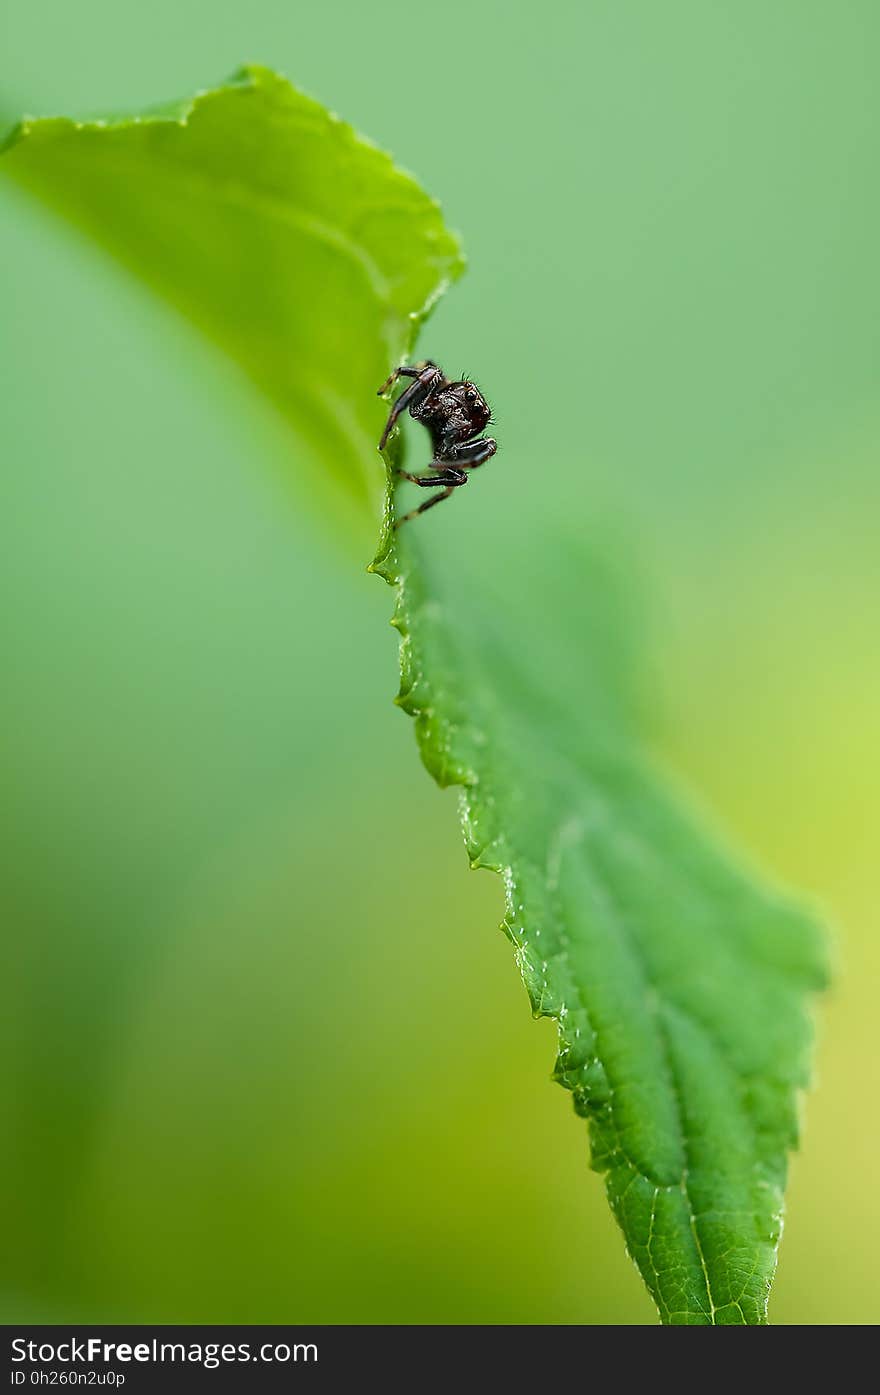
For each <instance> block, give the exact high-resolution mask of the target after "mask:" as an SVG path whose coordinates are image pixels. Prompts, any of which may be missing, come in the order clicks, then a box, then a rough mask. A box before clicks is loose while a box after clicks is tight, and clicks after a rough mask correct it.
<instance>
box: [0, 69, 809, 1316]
mask: <svg viewBox="0 0 880 1395" xmlns="http://www.w3.org/2000/svg"><path fill="white" fill-rule="evenodd" d="M6 159H7V162H8V163H9V164H10V165H11V167H12V172H13V173H14V174H15V175H16V176H17V177H18V178H19V179H20V180H22V181H23V182H24V183H26V184H27V185H29V186H30V187H31V188H32V189H34V190H35V191H36V192H38V193H39V194H40V195H41V196H42V197H43V198H45V199H47V200H48V201H49V202H51V203H52V204H53V205H55V206H56V207H57V208H59V209H60V210H61V211H62V212H64V213H66V214H67V215H68V216H69V217H70V218H72V219H73V220H74V221H75V222H77V223H78V224H79V225H80V226H81V227H84V228H86V229H88V230H89V231H91V232H92V233H93V235H94V236H95V237H97V238H98V239H99V240H100V241H101V242H102V243H104V245H106V246H107V247H109V248H110V249H111V250H112V251H113V252H114V253H115V254H116V255H117V256H118V257H120V258H121V259H122V260H123V261H125V262H126V264H128V265H130V266H131V267H132V268H133V269H134V270H136V271H138V272H139V274H141V275H142V276H143V277H144V278H145V279H147V280H148V281H150V282H151V283H152V284H153V285H154V286H156V287H157V288H158V289H159V290H160V291H161V292H162V293H163V294H164V295H165V296H166V297H167V298H169V299H170V300H172V301H173V302H174V303H175V304H176V305H178V306H179V307H180V308H181V309H182V310H183V311H184V313H186V314H187V315H189V316H190V318H192V319H193V320H194V321H195V322H196V323H197V324H199V325H200V326H201V327H202V328H203V329H204V330H206V332H207V333H208V334H209V335H210V336H211V337H212V338H213V339H214V340H215V341H216V342H217V343H219V344H221V345H222V346H223V347H224V348H225V349H226V350H227V351H228V352H229V353H231V354H232V355H233V357H234V358H235V359H236V360H237V361H238V362H239V363H240V364H241V365H242V366H243V367H244V368H245V370H246V371H247V373H248V374H249V375H250V377H251V378H252V379H253V380H254V381H255V382H256V383H258V384H259V386H260V387H261V388H262V389H263V390H264V391H265V392H266V393H267V394H268V395H269V396H270V397H271V398H272V399H273V400H274V401H275V402H276V403H277V404H278V405H279V406H280V407H281V408H282V410H283V411H284V412H285V413H286V415H287V416H288V417H289V419H290V420H291V421H292V422H293V423H294V424H295V426H296V427H297V429H298V430H299V431H301V432H305V433H306V434H307V436H308V437H309V439H310V441H312V443H313V444H314V447H315V449H316V450H317V451H318V452H319V453H320V455H321V458H322V460H323V462H324V464H325V466H326V468H327V469H328V470H331V471H334V472H336V474H337V475H338V477H339V478H340V479H341V480H342V481H344V482H346V483H347V485H350V487H351V489H352V490H353V491H356V492H358V493H359V494H360V495H361V496H362V497H368V496H369V495H370V494H371V492H372V489H371V486H370V483H369V481H370V478H371V472H372V473H373V475H374V476H375V477H376V478H377V479H378V478H379V476H380V474H381V472H380V471H378V470H377V469H376V464H377V461H376V456H375V440H376V438H377V436H378V432H379V429H380V426H381V421H382V417H383V413H382V408H381V404H379V403H377V401H376V398H375V386H376V383H377V382H379V381H381V379H382V378H383V377H384V376H385V374H386V373H387V371H388V369H389V367H390V366H391V365H393V364H394V363H395V362H396V361H398V360H399V357H400V355H401V354H403V353H404V352H405V351H406V349H407V347H408V345H409V341H410V338H411V332H412V329H413V327H414V326H415V325H416V324H417V323H418V320H419V319H420V318H421V317H422V316H423V314H424V313H425V310H426V307H428V306H429V305H430V304H431V303H432V302H433V300H434V298H436V295H437V294H438V293H439V292H440V291H441V290H442V288H443V286H444V285H445V284H446V283H447V282H448V281H449V280H450V279H451V278H452V277H454V276H455V275H456V274H457V273H458V271H459V270H460V267H461V258H460V254H459V250H458V246H457V243H456V241H455V239H454V238H453V237H452V236H451V235H450V234H449V233H448V232H447V231H446V230H445V228H444V226H443V223H442V221H441V218H440V214H439V211H438V209H437V206H436V204H434V203H433V202H431V201H430V200H429V199H428V198H427V197H426V196H425V195H424V194H423V193H422V192H421V191H420V190H419V188H418V186H417V185H415V184H414V183H413V182H412V181H411V180H410V179H409V178H408V177H406V176H404V175H402V174H400V173H399V172H398V171H396V170H395V169H394V168H393V166H392V165H391V163H390V161H389V160H388V158H387V157H386V156H384V155H382V154H380V153H379V152H378V151H376V150H375V149H374V148H373V147H371V146H369V145H367V144H366V143H365V142H363V141H362V140H360V138H358V137H356V136H355V135H354V134H353V133H352V132H351V131H350V130H349V128H348V127H345V126H343V125H342V124H341V123H339V122H338V121H336V119H335V118H332V117H330V116H328V115H327V113H325V112H324V111H323V110H322V109H321V108H320V107H318V106H317V105H316V104H315V103H314V102H311V101H309V100H308V99H306V98H304V97H302V96H300V95H299V94H298V93H296V92H294V91H293V89H292V88H290V87H289V86H288V85H287V84H286V83H285V82H283V81H282V80H281V79H279V78H277V77H275V76H273V75H272V74H270V73H267V72H265V71H263V70H260V69H249V70H247V71H246V72H244V73H243V74H242V75H240V76H239V77H238V78H236V79H234V80H233V81H232V82H231V83H230V84H228V85H227V86H225V87H223V88H220V89H218V90H217V91H216V92H213V93H203V94H201V95H200V96H199V97H198V98H196V99H195V100H194V101H193V102H190V103H187V104H185V105H183V106H181V107H179V108H175V109H171V110H169V111H165V112H163V113H161V114H160V113H152V114H150V115H148V116H146V117H144V118H132V119H128V120H125V119H123V120H121V121H119V122H114V123H108V124H103V125H102V124H99V123H90V124H79V123H74V122H70V121H61V120H53V121H33V122H27V123H25V124H24V125H23V126H21V127H20V128H18V130H17V131H16V132H15V133H14V135H13V137H12V138H11V140H10V142H9V144H8V150H7V156H6ZM398 450H399V445H398V441H397V438H392V443H391V449H390V452H389V458H388V460H387V462H386V464H387V466H388V471H387V479H386V485H387V492H386V504H385V514H384V522H383V536H382V542H381V546H380V550H379V555H378V556H377V558H376V560H375V561H374V563H373V567H372V569H373V570H374V571H377V572H379V573H380V574H382V575H383V576H385V578H386V579H387V580H388V581H389V582H390V583H391V584H392V585H393V586H394V587H395V588H396V591H397V606H396V611H395V619H394V623H395V624H396V625H397V627H398V629H399V630H400V633H401V638H402V645H401V663H402V684H401V691H400V696H399V699H398V701H399V702H400V705H401V706H402V707H403V708H404V709H405V710H406V711H407V712H409V713H411V714H412V715H413V716H414V717H415V719H416V732H417V736H418V741H419V746H420V749H421V753H422V757H423V759H424V761H425V764H426V765H427V767H428V769H429V770H430V771H431V773H432V774H433V775H434V777H435V778H436V779H437V781H438V782H439V783H440V784H441V785H450V784H458V785H461V786H462V811H463V824H464V833H465V840H466V844H467V848H468V852H469V856H470V859H471V863H472V865H473V866H475V867H488V868H491V869H493V870H494V871H496V872H498V873H500V874H501V876H502V877H503V879H504V884H505V887H506V893H507V918H506V922H505V929H506V931H507V934H508V935H509V937H510V939H511V940H512V942H513V944H514V947H515V957H516V962H517V964H518V966H519V969H520V971H521V973H522V976H523V979H524V981H525V984H526V987H527V989H528V993H529V997H530V1000H531V1004H532V1009H533V1011H534V1013H535V1014H536V1015H544V1016H551V1017H553V1018H555V1019H556V1020H557V1022H558V1024H559V1040H560V1045H559V1056H558V1060H557V1065H556V1072H555V1074H556V1079H558V1080H559V1081H560V1082H561V1083H562V1084H563V1085H565V1086H566V1088H568V1089H570V1090H571V1091H572V1093H573V1096H574V1103H575V1107H576V1109H577V1111H578V1113H580V1114H581V1115H583V1116H584V1117H585V1118H587V1119H588V1121H589V1127H590V1137H591V1142H592V1157H593V1165H594V1167H596V1168H597V1169H598V1170H600V1171H603V1172H604V1173H605V1175H606V1184H607V1189H608V1195H609V1198H610V1201H611V1205H612V1207H613V1209H614V1212H615V1215H616V1216H617V1218H618V1220H619V1222H620V1225H621V1228H622V1230H623V1233H624V1236H625V1238H626V1242H627V1245H628V1247H629V1250H630V1253H631V1254H632V1256H633V1258H634V1260H635V1261H636V1263H637V1264H638V1266H639V1269H640V1270H641V1272H642V1275H643V1276H644V1279H645V1282H646V1283H647V1285H648V1288H649V1289H650V1291H651V1293H652V1294H653V1296H654V1298H655V1300H656V1302H657V1306H658V1308H659V1311H660V1314H661V1317H662V1319H663V1320H664V1321H665V1322H670V1323H691V1324H708V1323H760V1322H764V1321H766V1311H767V1296H768V1290H769V1284H770V1280H771V1278H772V1273H773V1269H774V1265H775V1260H776V1250H777V1245H778V1240H779V1233H780V1224H781V1220H780V1218H781V1209H782V1193H783V1186H784V1180H785V1170H786V1157H787V1152H788V1150H789V1149H790V1148H791V1147H792V1146H793V1145H794V1143H795V1141H796V1134H797V1094H798V1091H799V1090H800V1089H801V1088H802V1087H803V1086H804V1085H805V1084H806V1083H807V1076H808V1063H809V1062H808V1058H809V1049H810V1036H811V1032H810V1021H809V1016H808V1011H807V1005H808V998H809V994H810V992H811V991H812V990H814V989H817V988H819V987H820V986H821V985H822V984H823V983H824V981H825V977H826V951H825V943H824V938H823V935H822V933H821V931H820V930H819V928H818V927H817V926H816V925H815V924H814V922H813V921H812V919H811V918H810V917H809V916H808V915H805V914H804V913H803V912H802V911H801V910H799V909H798V908H797V907H795V906H793V905H791V904H789V903H788V902H787V901H786V900H785V899H783V898H781V897H780V896H778V895H775V894H772V893H771V892H769V891H767V890H765V889H763V888H762V886H761V885H760V883H759V882H758V881H757V880H756V878H755V877H754V876H752V875H751V874H750V873H747V872H745V871H743V870H741V869H740V868H739V867H738V866H737V865H736V863H735V862H734V861H733V860H732V859H731V858H730V856H729V855H728V854H727V853H726V852H725V851H724V850H723V849H722V848H721V847H720V846H719V844H718V843H717V841H716V839H715V838H714V837H713V836H712V835H711V834H710V833H709V832H707V829H706V827H705V820H704V819H702V818H700V817H698V816H697V815H696V814H694V813H693V812H691V811H690V810H689V809H688V808H687V806H686V804H685V803H684V801H683V799H682V797H681V796H680V795H678V794H676V793H675V792H674V791H673V790H672V788H671V786H670V781H669V779H668V778H666V777H661V776H660V775H659V774H658V773H657V772H656V771H655V770H654V769H653V767H652V765H651V763H650V761H649V759H648V758H647V756H646V754H645V752H644V750H643V749H642V743H641V741H640V739H639V721H638V714H637V711H636V708H635V705H634V702H633V699H632V694H631V691H630V688H629V679H628V669H629V657H628V653H627V644H626V633H627V623H626V616H625V615H624V614H623V613H622V612H621V611H620V608H619V604H618V602H617V601H616V600H615V588H614V586H613V579H612V577H611V576H610V575H609V574H608V571H607V568H605V567H604V566H603V564H600V563H599V562H598V561H597V558H596V557H595V555H593V556H591V555H590V553H589V551H585V550H584V548H583V547H582V546H581V545H580V543H577V542H572V541H571V539H570V538H569V536H568V531H567V529H566V527H565V526H564V525H563V524H562V523H557V524H555V525H553V526H552V527H551V528H550V529H547V528H542V526H541V525H540V524H539V523H537V522H536V521H535V520H525V521H524V522H523V525H522V536H521V537H520V538H518V539H516V540H510V545H509V548H508V555H507V560H506V562H504V563H502V564H500V565H499V566H498V567H497V568H496V569H495V573H496V574H495V577H494V581H493V582H491V583H490V582H489V581H487V577H486V575H485V568H483V567H481V566H480V562H479V559H476V561H474V562H473V563H472V564H471V565H470V567H469V566H468V564H467V561H466V559H465V560H464V561H463V563H462V566H461V567H459V566H456V567H455V568H454V569H453V568H450V567H449V566H448V565H445V566H443V567H441V566H439V565H438V564H437V563H436V562H435V561H433V560H431V554H430V553H429V551H428V546H429V539H430V534H429V533H428V532H427V531H426V532H424V533H423V532H421V531H420V530H419V528H418V527H417V526H408V527H407V528H406V529H405V530H403V531H401V532H400V533H395V532H394V531H393V529H392V527H391V520H392V517H393V508H394V498H393V494H394V478H395V477H394V475H393V466H394V463H395V460H396V459H397V452H398ZM594 552H595V550H594ZM546 556H550V557H552V559H553V565H552V568H551V569H550V570H549V571H541V570H540V569H539V568H537V569H536V567H535V565H534V559H535V558H540V557H546ZM453 572H454V575H452V573H453ZM493 592H494V594H493ZM498 1070H499V1071H503V1070H504V1063H503V1062H499V1063H498ZM585 1262H587V1261H585Z"/></svg>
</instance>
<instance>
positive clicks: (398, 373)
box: [376, 359, 437, 397]
mask: <svg viewBox="0 0 880 1395" xmlns="http://www.w3.org/2000/svg"><path fill="white" fill-rule="evenodd" d="M436 366H437V365H436V364H435V363H432V362H431V360H430V359H425V361H424V363H423V364H422V366H421V368H407V367H406V366H405V365H404V366H403V367H401V368H395V369H394V371H393V372H391V373H389V374H388V377H387V378H386V379H385V381H384V383H383V384H382V386H381V387H380V388H379V390H378V391H377V393H376V396H377V397H384V396H385V394H386V392H387V391H388V389H389V388H390V387H391V386H392V384H393V383H396V382H397V379H398V378H417V377H418V376H419V374H420V373H423V372H424V370H425V369H426V368H436Z"/></svg>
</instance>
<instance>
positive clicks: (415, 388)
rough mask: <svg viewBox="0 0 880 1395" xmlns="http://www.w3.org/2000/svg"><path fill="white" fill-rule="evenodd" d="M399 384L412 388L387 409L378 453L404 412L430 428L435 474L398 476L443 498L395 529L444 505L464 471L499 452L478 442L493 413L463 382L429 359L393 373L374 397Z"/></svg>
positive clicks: (487, 439) (462, 480)
mask: <svg viewBox="0 0 880 1395" xmlns="http://www.w3.org/2000/svg"><path fill="white" fill-rule="evenodd" d="M398 378H412V379H413V382H411V383H410V385H409V387H407V388H404V390H403V392H402V393H401V394H400V396H399V397H398V399H397V401H396V402H395V404H394V406H393V407H392V408H391V415H390V416H389V418H388V421H387V422H386V424H385V430H384V431H383V432H382V439H381V440H380V442H379V449H380V450H384V449H385V443H386V441H387V440H388V437H389V436H390V434H391V428H392V427H393V425H394V423H395V422H396V421H397V418H398V417H399V416H400V414H401V413H402V412H405V411H408V412H409V414H410V416H411V417H414V418H415V420H416V421H420V422H421V423H422V425H423V426H426V427H427V428H428V432H429V435H430V437H431V445H432V446H433V449H434V459H433V460H432V461H431V463H430V465H429V466H428V469H429V470H433V471H434V472H435V473H434V474H433V475H411V474H409V473H408V472H407V471H406V470H399V471H398V474H400V475H403V478H404V479H407V480H412V482H413V484H418V485H420V486H421V487H422V489H434V488H440V487H442V492H441V493H440V494H435V495H433V496H432V498H430V499H426V500H425V502H424V503H423V504H421V505H420V507H419V508H417V509H412V510H411V511H410V513H407V514H404V516H403V518H399V519H398V520H397V522H396V523H395V525H394V526H395V528H399V527H400V525H401V523H406V521H407V519H409V518H415V516H416V514H417V513H424V512H425V510H426V509H431V508H433V507H434V505H435V504H439V503H441V502H442V501H443V500H444V499H448V498H449V496H450V494H451V493H452V491H453V489H458V488H459V487H460V485H463V484H467V482H468V477H467V473H466V471H468V470H475V469H476V468H477V466H478V465H483V464H485V462H486V461H487V460H488V459H489V457H490V456H493V455H494V454H495V452H496V450H497V449H498V445H497V442H496V441H493V440H492V438H491V436H480V432H481V431H483V430H484V429H485V428H486V427H487V426H488V425H489V422H490V421H491V420H492V413H491V412H490V410H489V406H488V404H487V402H486V399H485V398H484V397H483V395H482V393H481V392H480V391H479V389H478V388H476V387H475V386H474V384H473V383H471V382H468V380H467V379H466V378H462V379H460V380H458V381H456V382H451V381H450V380H449V378H447V377H446V376H445V374H444V373H443V370H442V369H440V368H438V367H437V365H436V363H431V361H430V359H427V360H426V361H425V362H424V363H420V364H419V365H418V366H417V367H416V368H395V370H394V372H393V373H392V374H391V377H390V378H389V379H388V381H387V382H386V383H383V384H382V386H381V387H380V389H379V392H378V396H379V397H382V396H384V394H385V393H386V392H387V391H388V389H389V388H390V387H391V385H392V383H394V382H396V381H397V379H398Z"/></svg>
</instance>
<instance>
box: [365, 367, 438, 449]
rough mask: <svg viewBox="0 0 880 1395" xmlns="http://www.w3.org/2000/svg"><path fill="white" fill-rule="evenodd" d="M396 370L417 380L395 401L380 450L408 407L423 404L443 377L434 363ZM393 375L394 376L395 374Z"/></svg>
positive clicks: (380, 442) (380, 443) (381, 440)
mask: <svg viewBox="0 0 880 1395" xmlns="http://www.w3.org/2000/svg"><path fill="white" fill-rule="evenodd" d="M395 372H396V373H397V374H398V375H402V376H403V377H406V378H409V377H412V378H414V379H415V381H414V382H412V383H410V385H409V387H408V388H405V389H404V390H403V392H402V393H401V394H400V396H399V397H398V399H397V401H396V402H395V403H394V406H393V407H392V408H391V412H390V414H389V416H388V420H387V422H386V423H385V430H384V431H383V432H382V436H381V438H380V441H379V449H380V450H384V449H385V445H386V443H387V441H388V437H389V436H390V435H391V429H392V427H393V426H394V423H395V422H396V421H397V418H398V417H399V416H400V415H401V413H402V412H405V411H406V410H407V408H409V409H412V408H413V407H419V406H421V404H422V403H423V402H424V401H425V400H426V399H427V398H428V397H430V396H431V393H432V392H433V391H434V389H435V387H436V386H437V384H438V382H439V381H440V380H441V378H442V377H443V374H442V373H441V372H440V369H439V368H438V367H437V366H436V364H433V363H429V364H426V365H425V367H424V368H422V369H421V370H420V371H418V372H417V371H416V370H415V369H414V368H398V369H396V370H395ZM391 376H392V378H393V377H394V376H395V374H392V375H391Z"/></svg>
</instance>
